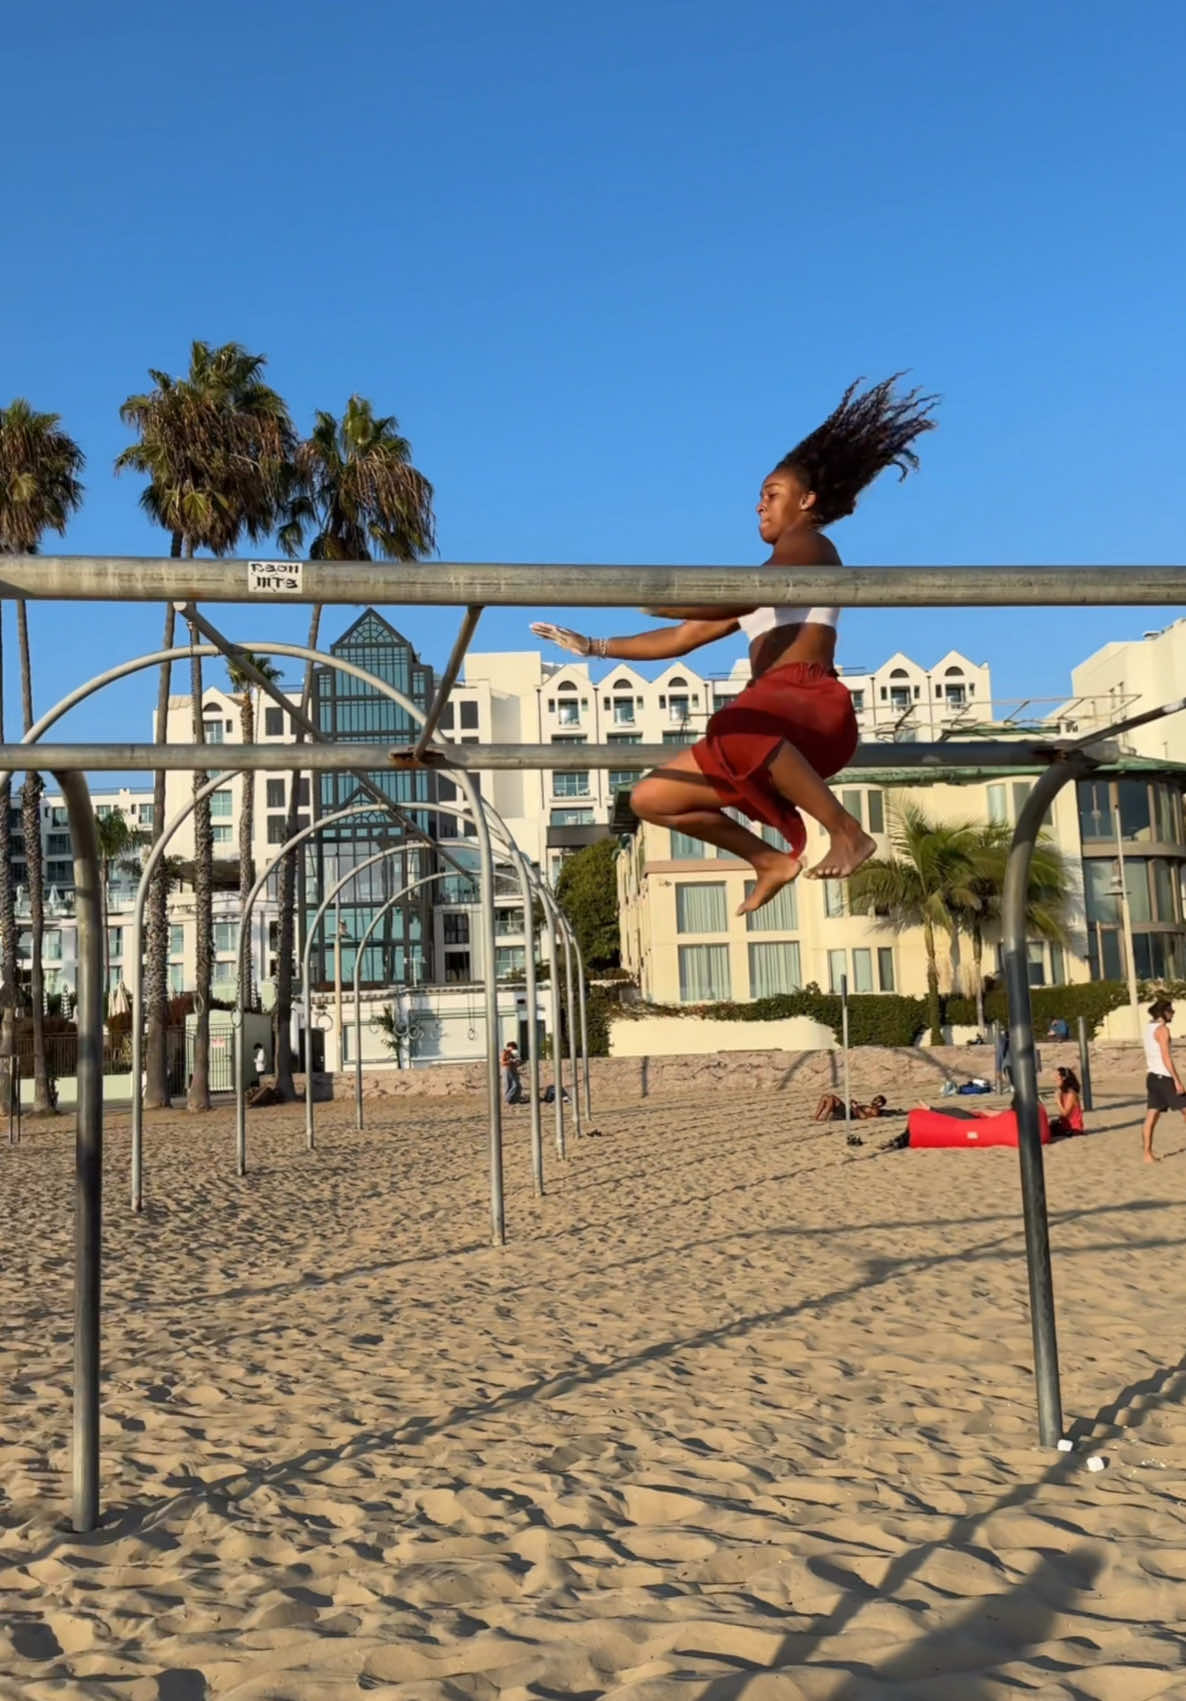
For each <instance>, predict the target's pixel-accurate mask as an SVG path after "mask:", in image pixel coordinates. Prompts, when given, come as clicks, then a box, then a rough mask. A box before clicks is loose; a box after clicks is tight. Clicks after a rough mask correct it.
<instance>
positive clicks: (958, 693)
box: [947, 685, 967, 709]
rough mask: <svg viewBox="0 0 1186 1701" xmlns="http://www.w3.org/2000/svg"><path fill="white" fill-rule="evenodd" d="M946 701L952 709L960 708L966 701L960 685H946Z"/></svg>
mask: <svg viewBox="0 0 1186 1701" xmlns="http://www.w3.org/2000/svg"><path fill="white" fill-rule="evenodd" d="M947 701H948V703H949V704H950V706H951V707H952V708H953V709H962V708H963V706H964V704H965V702H966V701H967V695H966V693H965V691H964V688H963V686H962V685H949V686H948V687H947Z"/></svg>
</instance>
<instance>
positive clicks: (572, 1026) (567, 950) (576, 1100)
mask: <svg viewBox="0 0 1186 1701" xmlns="http://www.w3.org/2000/svg"><path fill="white" fill-rule="evenodd" d="M556 909H557V912H558V913H559V910H560V906H559V904H557V905H556ZM559 919H560V923H561V926H560V938H561V942H562V943H563V945H564V991H565V1001H566V1003H567V1006H568V1061H569V1063H570V1064H571V1066H572V1121H573V1127H574V1128H575V1130H576V1136H577V1139H578V1140H579V1139H580V1137H581V1083H580V1073H579V1070H578V1068H577V1002H576V996H575V993H574V990H573V977H572V941H571V940H570V938H569V931H568V928H567V926H566V925H565V921H564V917H563V915H560V917H559Z"/></svg>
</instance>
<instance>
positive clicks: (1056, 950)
mask: <svg viewBox="0 0 1186 1701" xmlns="http://www.w3.org/2000/svg"><path fill="white" fill-rule="evenodd" d="M1050 982H1051V985H1052V986H1065V985H1066V984H1067V968H1066V961H1065V959H1064V957H1063V949H1062V946H1061V945H1059V944H1052V945H1051V947H1050Z"/></svg>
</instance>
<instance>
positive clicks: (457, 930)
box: [441, 911, 469, 945]
mask: <svg viewBox="0 0 1186 1701" xmlns="http://www.w3.org/2000/svg"><path fill="white" fill-rule="evenodd" d="M441 920H442V922H443V925H444V932H443V934H442V937H443V939H444V941H445V944H446V945H468V944H469V917H468V916H467V915H463V914H459V913H456V912H453V913H451V912H449V911H446V912H445V914H444V916H442V918H441Z"/></svg>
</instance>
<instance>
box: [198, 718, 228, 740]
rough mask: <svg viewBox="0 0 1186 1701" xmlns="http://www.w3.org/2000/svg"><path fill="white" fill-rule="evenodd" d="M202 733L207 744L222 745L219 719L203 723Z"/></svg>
mask: <svg viewBox="0 0 1186 1701" xmlns="http://www.w3.org/2000/svg"><path fill="white" fill-rule="evenodd" d="M202 732H203V735H204V737H205V739H206V743H207V744H222V743H223V742H224V739H223V731H222V721H221V719H219V720H216V721H203V722H202Z"/></svg>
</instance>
